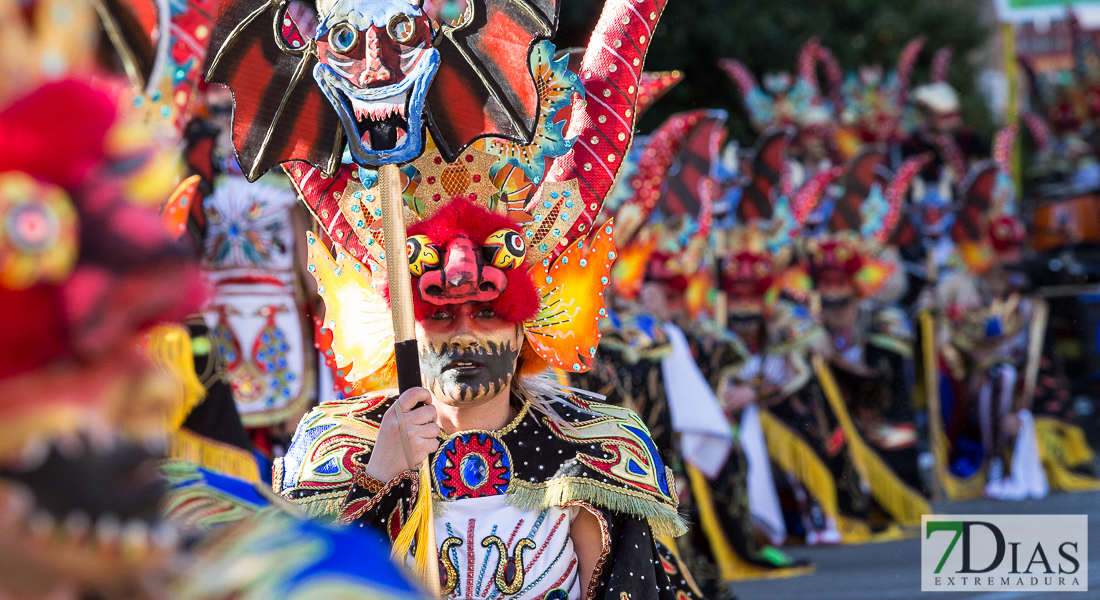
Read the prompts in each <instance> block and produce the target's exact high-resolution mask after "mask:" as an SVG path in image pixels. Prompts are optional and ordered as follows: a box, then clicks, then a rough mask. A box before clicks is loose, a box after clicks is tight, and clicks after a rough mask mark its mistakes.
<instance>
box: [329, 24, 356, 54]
mask: <svg viewBox="0 0 1100 600" xmlns="http://www.w3.org/2000/svg"><path fill="white" fill-rule="evenodd" d="M328 43H329V45H330V46H332V49H333V50H335V51H337V52H339V53H340V54H350V53H351V51H352V50H354V49H355V46H356V45H358V44H359V30H358V29H356V28H354V27H352V26H351V25H349V24H348V23H340V24H339V25H337V26H336V27H333V28H332V29H330V30H329V32H328Z"/></svg>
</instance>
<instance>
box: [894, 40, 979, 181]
mask: <svg viewBox="0 0 1100 600" xmlns="http://www.w3.org/2000/svg"><path fill="white" fill-rule="evenodd" d="M950 68H951V51H950V50H949V49H947V48H943V49H941V50H939V51H938V52H936V55H935V57H934V58H933V59H932V78H931V82H929V83H927V84H924V85H921V86H917V88H915V89H914V90H913V93H912V95H911V97H910V98H909V101H910V103H911V104H912V107H913V109H914V110H915V111H916V112H917V115H918V121H917V125H916V127H915V129H914V131H912V132H911V133H910V134H909V136H908V137H907V138H906V139H905V140H904V141H902V143H901V159H902V160H905V159H908V158H912V157H915V156H920V155H923V154H926V153H931V156H932V159H931V160H930V161H928V162H927V163H926V164H925V165H924V168H923V169H922V170H921V177H922V178H923V179H925V180H926V181H936V180H938V179H939V178H940V176H941V173H943V172H944V171H945V170H946V171H947V172H948V173H949V175H948V177H949V178H950V179H951V180H952V181H955V182H962V180H963V178H964V177H965V176H966V174H967V173H968V172H969V171H970V167H971V166H972V165H973V164H974V163H976V162H978V161H979V160H983V159H985V158H987V157H988V156H989V141H988V140H983V139H982V138H981V137H980V136H979V135H978V134H977V133H975V132H974V130H973V129H971V128H970V127H968V126H967V125H966V124H965V123H964V122H963V118H962V104H961V102H960V100H959V93H958V92H957V91H956V90H955V88H954V87H952V86H951V84H950V83H948V82H947V76H948V71H949V70H950ZM893 166H894V168H895V169H900V168H901V165H900V162H898V161H895V164H894V165H893Z"/></svg>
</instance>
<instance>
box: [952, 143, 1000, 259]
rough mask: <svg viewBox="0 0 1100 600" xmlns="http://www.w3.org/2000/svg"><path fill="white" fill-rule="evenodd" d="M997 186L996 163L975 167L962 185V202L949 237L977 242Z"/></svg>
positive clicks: (984, 163) (986, 162) (990, 162)
mask: <svg viewBox="0 0 1100 600" xmlns="http://www.w3.org/2000/svg"><path fill="white" fill-rule="evenodd" d="M996 186H997V163H995V162H993V161H991V160H990V161H984V162H983V163H981V164H978V165H975V166H974V167H973V168H972V169H971V171H970V175H969V177H968V178H967V181H966V182H964V184H963V189H964V190H966V191H965V192H963V202H962V206H960V207H959V209H958V213H957V214H956V217H955V223H954V224H952V226H951V237H952V239H954V240H955V241H957V242H961V241H967V240H969V241H973V240H978V239H980V238H981V236H982V223H983V222H984V221H985V216H986V213H987V212H988V211H989V209H990V208H991V207H992V206H993V192H994V190H995V188H996Z"/></svg>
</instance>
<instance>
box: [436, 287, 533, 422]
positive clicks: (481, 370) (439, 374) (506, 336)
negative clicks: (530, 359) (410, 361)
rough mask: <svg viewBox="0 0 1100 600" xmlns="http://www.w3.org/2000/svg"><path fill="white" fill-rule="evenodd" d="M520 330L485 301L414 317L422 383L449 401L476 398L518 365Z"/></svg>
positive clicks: (489, 394)
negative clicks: (430, 316)
mask: <svg viewBox="0 0 1100 600" xmlns="http://www.w3.org/2000/svg"><path fill="white" fill-rule="evenodd" d="M521 341H522V332H521V330H520V328H519V326H518V325H515V324H509V323H506V322H504V321H503V320H501V319H500V318H499V317H497V316H495V314H493V313H492V311H491V309H488V308H486V307H485V305H477V304H462V305H457V306H453V307H448V308H447V309H441V310H440V312H439V313H437V314H436V315H434V318H429V319H425V320H424V321H421V322H418V323H417V342H418V343H419V346H420V373H421V377H422V378H423V381H424V385H425V387H426V388H427V389H428V390H429V391H431V392H432V395H433V396H435V397H436V398H439V399H440V400H442V401H443V402H445V403H447V404H455V405H458V404H463V405H468V404H474V403H477V402H479V401H482V400H488V399H490V398H493V397H496V396H497V395H498V394H500V393H501V392H502V391H504V390H505V389H507V388H508V386H509V384H511V382H512V377H513V376H514V375H515V371H516V360H517V359H518V357H519V348H520V343H521Z"/></svg>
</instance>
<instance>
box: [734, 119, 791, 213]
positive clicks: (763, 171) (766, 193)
mask: <svg viewBox="0 0 1100 600" xmlns="http://www.w3.org/2000/svg"><path fill="white" fill-rule="evenodd" d="M790 144H791V135H790V131H789V130H787V129H776V130H773V131H770V132H767V133H765V134H764V136H763V137H761V138H760V141H758V142H757V144H756V151H755V153H754V155H753V158H752V167H751V173H750V174H749V184H748V185H747V186H746V187H745V190H744V192H743V194H742V197H741V202H739V203H738V204H737V220H738V221H740V222H741V223H748V222H749V221H752V220H755V219H770V218H772V213H773V212H774V211H775V201H776V199H777V198H778V196H779V193H780V184H781V183H782V181H783V172H784V170H785V169H786V168H787V150H788V148H789V147H790Z"/></svg>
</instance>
